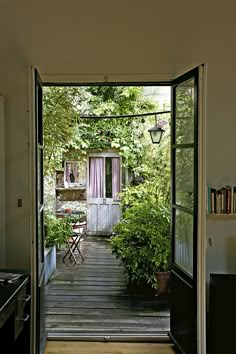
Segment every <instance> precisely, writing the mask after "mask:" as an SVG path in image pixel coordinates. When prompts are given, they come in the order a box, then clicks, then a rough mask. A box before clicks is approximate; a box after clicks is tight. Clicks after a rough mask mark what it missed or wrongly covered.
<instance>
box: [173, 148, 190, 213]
mask: <svg viewBox="0 0 236 354" xmlns="http://www.w3.org/2000/svg"><path fill="white" fill-rule="evenodd" d="M193 157H194V150H193V148H189V149H176V177H175V185H176V195H175V199H176V200H175V202H176V204H178V205H181V206H184V207H186V208H190V209H193V202H194V183H193V181H194V160H193Z"/></svg>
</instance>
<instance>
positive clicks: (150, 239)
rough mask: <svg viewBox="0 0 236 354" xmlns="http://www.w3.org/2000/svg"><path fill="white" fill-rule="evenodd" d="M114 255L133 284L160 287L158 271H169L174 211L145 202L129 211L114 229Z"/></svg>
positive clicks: (128, 209)
mask: <svg viewBox="0 0 236 354" xmlns="http://www.w3.org/2000/svg"><path fill="white" fill-rule="evenodd" d="M114 233H115V236H113V237H112V240H111V246H112V252H113V254H115V255H116V257H117V258H118V259H120V261H121V263H122V265H123V269H124V273H125V274H126V275H127V277H128V279H129V281H131V282H133V281H134V282H136V283H137V284H148V285H150V286H151V287H153V288H156V287H157V272H160V271H167V270H169V262H170V209H169V208H168V207H166V206H165V205H163V204H161V203H159V204H156V203H153V202H152V201H150V200H146V201H145V200H144V201H143V202H142V203H140V202H137V203H134V204H133V205H132V206H131V207H130V208H127V209H126V210H125V212H124V214H123V218H122V220H121V221H120V222H119V223H118V224H117V225H116V226H115V227H114Z"/></svg>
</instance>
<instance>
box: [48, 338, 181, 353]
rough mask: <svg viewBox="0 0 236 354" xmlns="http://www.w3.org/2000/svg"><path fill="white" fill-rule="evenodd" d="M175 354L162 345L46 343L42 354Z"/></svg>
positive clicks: (167, 345)
mask: <svg viewBox="0 0 236 354" xmlns="http://www.w3.org/2000/svg"><path fill="white" fill-rule="evenodd" d="M52 353H53V354H62V353H64V354H175V350H174V346H173V345H171V344H162V343H96V342H76V341H75V342H71V341H66V342H63V341H56V342H55V341H48V342H47V343H46V349H45V352H44V354H52Z"/></svg>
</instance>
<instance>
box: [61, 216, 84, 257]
mask: <svg viewBox="0 0 236 354" xmlns="http://www.w3.org/2000/svg"><path fill="white" fill-rule="evenodd" d="M86 225H87V223H86V221H82V222H77V223H75V224H74V225H73V226H72V234H71V235H70V236H69V238H68V239H67V246H68V250H67V252H66V253H65V255H64V257H63V258H62V261H63V262H64V261H65V259H66V257H67V255H69V259H71V258H72V259H73V261H74V262H75V263H76V264H77V263H78V262H77V260H76V257H75V252H76V251H78V253H79V255H80V257H81V258H82V261H84V257H83V255H82V253H81V250H80V242H81V240H82V239H84V237H85V236H86Z"/></svg>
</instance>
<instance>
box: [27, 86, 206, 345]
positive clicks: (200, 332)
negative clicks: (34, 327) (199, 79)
mask: <svg viewBox="0 0 236 354" xmlns="http://www.w3.org/2000/svg"><path fill="white" fill-rule="evenodd" d="M173 81H174V80H166V81H161V82H160V81H137V82H133V81H116V82H111V81H109V82H100V81H99V82H79V83H78V82H73V81H72V82H66V83H65V82H54V81H50V82H47V81H43V82H42V85H43V86H170V87H171V85H172V83H173ZM201 131H202V132H203V130H201ZM204 148H205V146H204ZM204 148H203V149H204ZM204 153H205V150H204V151H203V154H204ZM203 199H204V198H203ZM204 215H205V214H204ZM198 247H199V246H198ZM203 248H204V247H201V250H202V251H203ZM33 254H35V250H34V252H33ZM198 257H199V258H200V259H201V263H204V265H203V266H202V267H201V268H203V269H205V262H203V261H204V259H203V257H202V255H199V254H198ZM200 265H202V264H200ZM204 279H205V277H204ZM205 285H206V284H205V283H204V293H205ZM198 293H199V291H198ZM203 298H204V296H203V297H202V299H203ZM201 303H203V306H200V307H202V308H203V310H204V312H205V301H204V300H203V301H201ZM198 305H199V301H198ZM200 316H202V317H204V316H203V311H201V315H200ZM197 317H199V315H197ZM198 319H199V318H198ZM200 325H201V326H202V323H201V324H200ZM203 328H204V329H202V330H200V328H199V326H198V328H197V330H198V335H199V334H200V337H201V339H203V337H204V336H205V335H206V333H205V324H204V325H203ZM202 341H203V340H202ZM203 346H204V343H203Z"/></svg>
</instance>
